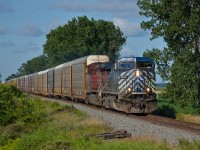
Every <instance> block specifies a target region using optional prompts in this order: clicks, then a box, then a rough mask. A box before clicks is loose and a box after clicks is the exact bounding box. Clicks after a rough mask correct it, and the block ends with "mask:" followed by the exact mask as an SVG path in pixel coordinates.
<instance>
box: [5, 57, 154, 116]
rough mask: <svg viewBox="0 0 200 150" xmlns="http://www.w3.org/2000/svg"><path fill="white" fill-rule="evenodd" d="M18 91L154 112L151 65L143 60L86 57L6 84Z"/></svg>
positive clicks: (127, 111)
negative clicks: (114, 60) (110, 59)
mask: <svg viewBox="0 0 200 150" xmlns="http://www.w3.org/2000/svg"><path fill="white" fill-rule="evenodd" d="M7 83H10V84H14V85H16V86H17V87H18V88H19V89H21V90H22V91H25V92H28V93H33V94H38V95H43V96H49V97H61V98H70V99H72V100H75V101H84V102H85V103H86V104H93V105H98V106H102V107H105V108H110V109H115V110H118V111H123V112H126V113H152V112H153V111H155V110H156V108H157V107H156V102H157V100H156V91H155V64H154V61H153V60H152V59H150V58H147V57H129V58H125V57H124V58H121V59H119V60H117V61H116V62H115V63H111V62H110V61H109V58H108V57H107V56H105V55H90V56H86V57H82V58H79V59H76V60H74V61H70V62H67V63H64V64H61V65H59V66H56V67H54V68H50V69H47V70H44V71H41V72H38V73H34V74H30V75H26V76H22V77H19V78H15V79H12V80H10V81H7Z"/></svg>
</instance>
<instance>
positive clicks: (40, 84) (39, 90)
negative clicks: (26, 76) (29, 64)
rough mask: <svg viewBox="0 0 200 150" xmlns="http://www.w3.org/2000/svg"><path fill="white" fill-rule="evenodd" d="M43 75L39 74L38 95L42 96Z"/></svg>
mask: <svg viewBox="0 0 200 150" xmlns="http://www.w3.org/2000/svg"><path fill="white" fill-rule="evenodd" d="M42 81H43V80H42V74H38V91H37V92H38V94H42V88H43V82H42Z"/></svg>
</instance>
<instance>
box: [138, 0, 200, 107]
mask: <svg viewBox="0 0 200 150" xmlns="http://www.w3.org/2000/svg"><path fill="white" fill-rule="evenodd" d="M138 6H139V8H140V9H141V11H140V15H143V16H146V17H147V18H149V20H147V21H143V22H142V23H141V27H142V28H143V29H145V30H150V31H151V34H152V38H151V39H155V38H159V37H162V38H163V40H164V41H165V42H166V43H167V47H166V48H164V49H163V50H159V49H153V50H147V51H146V52H145V53H144V55H145V56H150V57H152V58H154V59H155V60H156V62H157V65H158V71H159V73H160V74H161V76H162V77H163V79H167V80H170V83H169V84H168V86H167V93H168V95H169V96H170V97H171V100H172V101H175V102H178V103H180V104H181V105H182V106H184V105H187V103H188V102H193V104H194V106H197V108H200V49H199V35H200V28H199V25H200V1H199V0H138Z"/></svg>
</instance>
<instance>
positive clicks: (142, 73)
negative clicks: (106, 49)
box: [88, 57, 157, 113]
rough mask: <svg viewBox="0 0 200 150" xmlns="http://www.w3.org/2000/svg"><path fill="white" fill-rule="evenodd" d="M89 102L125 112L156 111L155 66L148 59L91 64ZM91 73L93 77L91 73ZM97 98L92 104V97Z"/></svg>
mask: <svg viewBox="0 0 200 150" xmlns="http://www.w3.org/2000/svg"><path fill="white" fill-rule="evenodd" d="M92 65H93V67H91V68H93V69H91V68H90V66H89V70H90V72H89V74H90V75H91V76H92V78H91V80H90V83H91V84H90V85H94V86H91V87H95V88H93V89H92V88H91V89H92V90H93V94H92V93H90V94H89V95H88V100H89V102H90V103H93V104H96V105H99V104H100V105H102V106H104V107H106V108H112V109H115V110H118V111H125V112H126V113H152V112H153V111H155V110H156V108H157V107H156V103H157V102H156V91H155V64H154V61H153V60H152V59H150V58H147V57H123V58H121V59H119V60H117V61H116V62H115V64H111V63H96V64H92ZM91 70H93V72H94V74H91V72H92V71H91ZM97 94H98V96H97V97H95V98H96V99H98V100H97V101H95V100H94V99H93V98H94V96H95V95H97Z"/></svg>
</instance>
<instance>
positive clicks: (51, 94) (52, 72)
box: [47, 69, 54, 96]
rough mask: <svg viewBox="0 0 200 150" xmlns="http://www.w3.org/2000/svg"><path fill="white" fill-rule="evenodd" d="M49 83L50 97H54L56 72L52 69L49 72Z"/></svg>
mask: <svg viewBox="0 0 200 150" xmlns="http://www.w3.org/2000/svg"><path fill="white" fill-rule="evenodd" d="M47 82H48V95H49V96H53V95H54V70H53V69H51V70H49V71H48V72H47Z"/></svg>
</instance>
